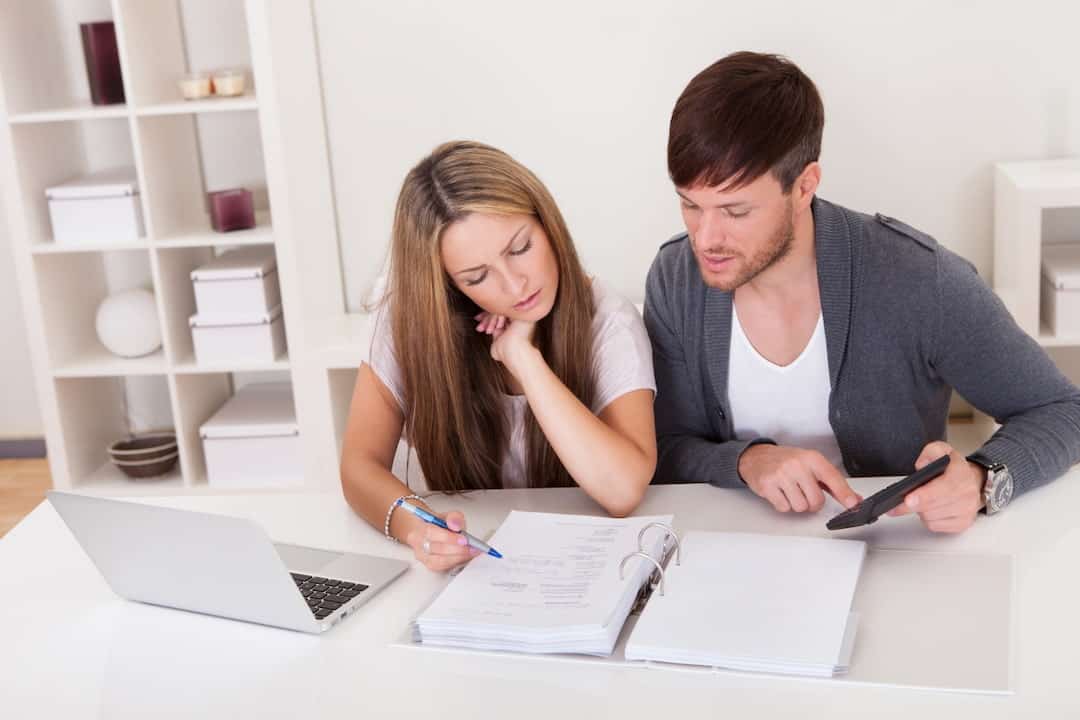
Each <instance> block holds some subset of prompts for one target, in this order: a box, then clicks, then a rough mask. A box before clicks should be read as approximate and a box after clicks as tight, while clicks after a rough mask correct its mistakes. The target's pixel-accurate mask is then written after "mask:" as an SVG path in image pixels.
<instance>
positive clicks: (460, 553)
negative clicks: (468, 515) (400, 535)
mask: <svg viewBox="0 0 1080 720" xmlns="http://www.w3.org/2000/svg"><path fill="white" fill-rule="evenodd" d="M441 517H442V518H443V520H445V521H446V524H447V525H449V526H450V528H451V529H453V530H455V531H458V530H464V529H465V516H464V515H462V514H461V513H459V512H456V511H455V512H448V513H446V515H444V516H441ZM466 543H467V541H466V540H465V536H464V535H460V534H458V533H457V532H450V530H443V529H442V528H441V527H438V526H436V525H432V524H430V523H425V522H422V523H418V524H417V526H416V527H415V528H413V529H412V530H410V531H409V533H408V534H407V535H406V536H405V544H406V545H408V546H409V547H411V548H412V549H413V554H415V555H416V559H417V560H419V561H420V562H422V563H423V564H424V567H426V568H427V569H428V570H435V571H436V572H443V571H445V570H449V569H451V568H455V567H457V566H458V565H463V564H465V563H467V562H468V561H469V560H472V559H473V558H474V557H476V556H477V555H479V554H480V551H479V550H476V549H474V548H471V547H469V546H468V545H467V544H466Z"/></svg>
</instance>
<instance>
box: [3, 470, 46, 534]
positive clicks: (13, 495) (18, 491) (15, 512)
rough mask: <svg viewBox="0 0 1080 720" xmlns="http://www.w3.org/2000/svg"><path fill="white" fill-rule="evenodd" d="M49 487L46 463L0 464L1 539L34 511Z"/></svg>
mask: <svg viewBox="0 0 1080 720" xmlns="http://www.w3.org/2000/svg"><path fill="white" fill-rule="evenodd" d="M51 487H52V475H51V474H50V473H49V463H48V461H47V460H44V459H41V460H38V459H34V460H0V537H3V536H4V535H6V534H7V531H8V530H10V529H11V528H13V527H15V526H16V525H18V524H19V521H20V520H22V519H23V517H25V516H26V514H27V513H29V512H30V511H31V510H33V509H34V508H35V507H37V505H38V503H40V502H41V501H42V500H44V499H45V491H46V490H48V489H50V488H51Z"/></svg>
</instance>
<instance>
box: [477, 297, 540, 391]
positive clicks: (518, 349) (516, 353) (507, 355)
mask: <svg viewBox="0 0 1080 720" xmlns="http://www.w3.org/2000/svg"><path fill="white" fill-rule="evenodd" d="M475 320H476V322H477V325H476V331H477V332H482V333H487V334H488V335H490V336H491V357H492V358H494V359H495V360H497V361H498V362H500V363H502V364H503V365H505V366H506V367H507V369H508V370H510V372H511V373H513V374H514V377H517V378H518V379H519V380H520V379H521V377H520V375H519V373H518V369H519V368H520V361H521V360H522V359H523V358H524V357H526V356H527V354H528V353H531V352H536V348H535V347H533V344H532V340H533V334H534V333H535V332H536V323H534V322H529V321H527V320H510V318H508V317H506V316H505V315H492V314H491V313H488V312H482V313H480V314H478V315H477V316H476V317H475Z"/></svg>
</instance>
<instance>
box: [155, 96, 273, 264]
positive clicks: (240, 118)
mask: <svg viewBox="0 0 1080 720" xmlns="http://www.w3.org/2000/svg"><path fill="white" fill-rule="evenodd" d="M136 128H137V130H136V134H137V137H138V141H137V142H138V144H139V154H140V157H141V158H142V169H143V183H144V192H145V194H146V196H147V198H149V202H148V203H147V206H148V210H147V212H148V215H149V222H148V227H149V232H150V234H151V235H152V237H153V239H154V241H155V242H159V241H160V242H161V243H162V244H164V245H166V246H170V245H171V246H187V245H211V244H212V245H219V244H220V245H226V244H245V243H263V242H270V241H271V240H272V236H271V235H270V230H269V227H270V226H269V222H270V215H269V212H268V210H269V202H268V198H267V192H266V171H265V169H264V163H263V155H262V146H261V139H260V138H261V135H260V131H259V121H258V115H257V114H256V113H224V114H223V113H217V114H214V115H199V116H194V115H155V116H145V117H139V118H138V119H137V120H136ZM204 178H210V179H211V183H212V184H210V185H207V184H206V183H204ZM233 187H245V188H247V189H249V190H251V192H252V195H253V201H254V206H255V210H256V212H257V215H256V222H257V223H259V222H261V223H262V225H261V227H256V228H255V229H253V230H249V231H238V232H233V233H215V232H214V231H213V230H212V229H211V225H210V212H209V204H208V201H207V193H208V192H213V191H215V190H224V189H227V188H233ZM244 233H246V234H244ZM233 236H236V239H235V240H234V239H232V238H233Z"/></svg>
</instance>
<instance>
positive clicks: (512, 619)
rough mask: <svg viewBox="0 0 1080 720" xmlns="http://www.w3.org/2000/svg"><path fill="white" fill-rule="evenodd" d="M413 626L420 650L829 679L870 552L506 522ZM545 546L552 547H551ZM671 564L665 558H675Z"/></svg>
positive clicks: (620, 527)
mask: <svg viewBox="0 0 1080 720" xmlns="http://www.w3.org/2000/svg"><path fill="white" fill-rule="evenodd" d="M492 543H493V544H495V545H497V546H498V547H499V548H500V550H501V551H502V552H503V554H504V556H505V558H504V559H503V560H495V559H492V560H491V561H490V562H488V561H487V560H486V559H484V558H480V559H478V560H474V561H473V563H472V564H470V565H469V566H468V567H466V569H465V570H464V571H463V572H462V573H461V574H460V575H459V576H458V577H457V578H455V579H454V580H453V581H452V582H451V583H450V585H449V586H448V587H447V588H446V590H445V591H444V592H443V593H442V594H441V595H440V596H439V597H438V598H437V599H436V600H435V602H434V603H432V605H431V606H430V607H429V608H428V609H427V610H425V611H424V612H423V613H422V614H421V615H420V616H419V617H418V618H417V620H416V626H417V632H418V638H419V640H420V642H422V643H423V644H426V645H443V646H455V647H463V648H471V649H477V650H499V651H512V652H526V653H580V654H591V655H601V656H608V655H611V653H612V651H613V650H614V648H615V645H616V642H617V640H618V637H619V635H620V633H621V631H622V629H623V625H624V623H625V621H626V619H627V617H628V615H629V614H630V613H631V612H632V611H633V610H637V609H640V610H641V618H640V619H639V620H638V622H637V626H636V628H634V629H633V630H632V632H631V633H630V635H629V639H628V640H627V643H626V651H625V657H626V659H628V660H646V661H655V662H667V663H685V664H693V665H708V666H713V667H726V668H731V669H738V670H752V671H766V672H777V673H787V674H803V675H816V676H831V675H833V674H834V673H837V672H844V671H845V670H846V669H847V666H848V662H849V659H850V656H851V650H852V647H853V643H854V637H855V625H856V622H855V617H854V616H853V615H851V612H850V611H851V603H852V598H853V596H854V594H855V586H856V583H857V581H858V576H859V570H860V568H861V565H862V560H863V557H864V555H865V551H866V545H865V543H862V542H859V541H854V540H833V539H821V538H806V537H782V536H769V535H752V534H741V533H707V532H694V533H689V534H688V535H687V536H686V537H685V538H684V539H683V540H682V541H681V542H680V540H679V538H678V536H677V535H676V533H675V531H674V529H673V528H672V526H671V517H670V516H657V517H645V518H627V519H613V518H592V517H581V516H571V515H557V514H547V513H519V512H514V513H511V515H510V516H509V517H508V519H507V521H506V522H505V523H504V525H503V527H501V528H500V529H499V531H498V532H497V533H496V535H495V537H493V538H492ZM548 544H550V545H551V547H545V546H546V545H548ZM672 556H673V558H672Z"/></svg>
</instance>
